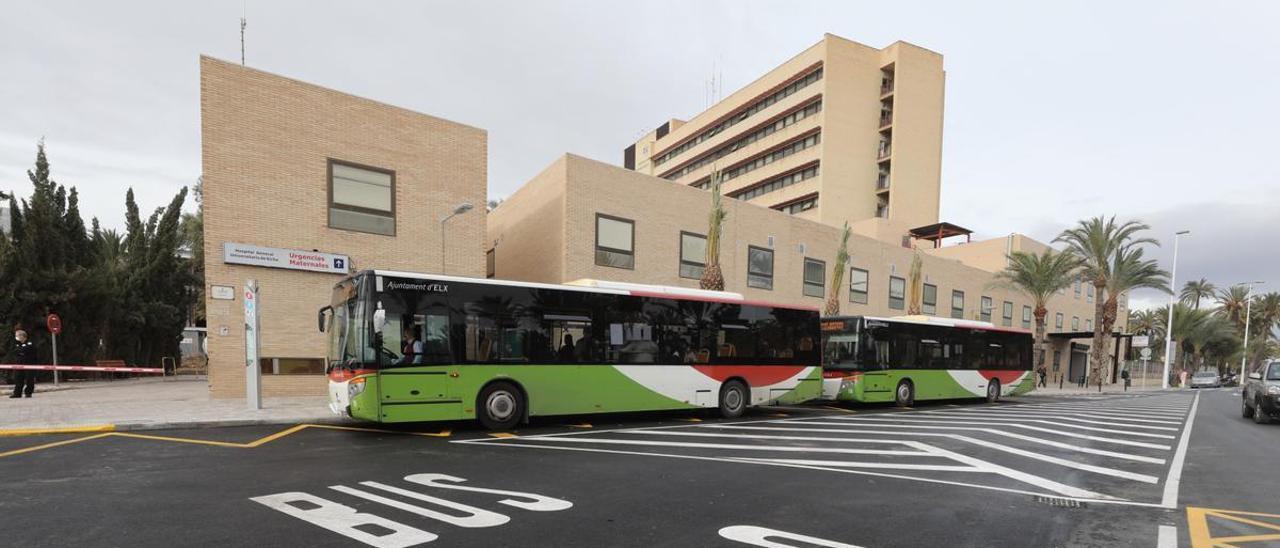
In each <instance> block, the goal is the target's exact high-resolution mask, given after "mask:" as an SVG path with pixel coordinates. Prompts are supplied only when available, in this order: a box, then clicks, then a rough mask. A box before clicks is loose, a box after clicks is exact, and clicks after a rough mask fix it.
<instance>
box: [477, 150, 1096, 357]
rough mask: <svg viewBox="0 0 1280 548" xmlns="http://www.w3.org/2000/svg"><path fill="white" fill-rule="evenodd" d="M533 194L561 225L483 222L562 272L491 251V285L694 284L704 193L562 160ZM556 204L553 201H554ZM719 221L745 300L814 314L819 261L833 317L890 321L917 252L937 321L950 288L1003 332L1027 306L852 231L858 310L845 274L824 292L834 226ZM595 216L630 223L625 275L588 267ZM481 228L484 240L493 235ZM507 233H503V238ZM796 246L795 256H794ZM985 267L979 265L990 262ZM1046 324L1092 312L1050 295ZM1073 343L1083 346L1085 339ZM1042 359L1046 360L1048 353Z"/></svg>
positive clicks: (971, 270)
mask: <svg viewBox="0 0 1280 548" xmlns="http://www.w3.org/2000/svg"><path fill="white" fill-rule="evenodd" d="M526 192H528V193H530V194H536V195H537V196H538V197H539V200H541V201H543V202H550V203H563V208H564V209H563V221H562V222H563V224H562V225H561V226H556V223H554V222H551V221H550V220H549V219H550V216H548V215H545V214H544V213H541V210H539V209H524V208H521V207H510V208H508V207H507V204H504V205H503V207H501V208H499V209H498V210H497V211H495V212H494V213H493V214H491V215H490V219H491V220H490V226H491V227H498V226H501V227H502V229H501V232H503V233H504V234H507V235H510V234H520V235H521V237H522V238H525V239H527V240H529V241H534V242H536V241H539V240H541V239H542V238H544V237H545V238H546V239H547V240H548V241H556V240H557V239H560V238H563V240H562V246H563V273H562V275H561V277H560V279H553V278H549V277H548V274H547V270H546V269H544V268H543V266H542V265H541V264H540V261H542V260H543V259H542V257H543V256H544V254H545V253H548V252H549V251H538V252H536V253H529V252H528V250H527V249H524V248H522V247H521V246H506V245H499V246H498V248H497V250H498V251H497V265H498V272H499V277H500V278H506V279H516V280H525V281H539V282H565V281H572V280H575V279H580V278H592V279H600V280H612V281H623V282H635V283H648V284H660V285H671V286H683V287H697V286H698V281H697V280H691V279H685V278H681V277H679V267H678V264H679V263H678V257H679V249H680V247H679V246H680V243H679V234H680V232H681V231H682V230H683V231H688V232H694V233H698V234H706V232H707V220H706V219H707V212H708V209H709V206H710V196H708V194H707V192H705V191H702V190H697V189H693V188H689V187H686V186H683V185H680V184H677V183H673V182H670V181H666V180H663V179H659V178H657V177H652V176H649V175H644V174H641V173H636V172H633V171H630V170H626V169H622V168H619V167H616V166H613V165H610V164H606V163H603V162H598V161H594V160H590V159H587V158H583V157H580V156H574V155H567V156H565V157H564V158H561V159H559V160H557V161H556V162H555V163H554V164H553V165H552V167H550V168H548V169H547V170H546V171H544V172H543V173H542V174H541V175H539V176H538V178H537V179H536V180H535V181H534V182H532V183H530V185H529V186H527V187H526V188H525V189H522V190H521V191H520V192H518V193H517V194H516V195H515V196H513V198H516V197H519V198H520V199H523V198H524V197H523V196H522V194H524V193H526ZM554 193H562V198H561V196H553V195H552V194H554ZM561 199H562V200H563V201H562V202H561ZM725 206H726V210H727V212H728V217H727V219H726V221H725V224H724V228H723V238H724V241H723V246H722V249H721V256H720V262H721V267H722V268H723V270H724V275H725V279H726V289H727V290H728V291H734V292H738V293H742V294H744V295H745V296H746V297H747V298H749V299H756V300H763V301H770V302H777V303H788V304H805V305H810V306H815V307H820V306H822V305H823V304H824V302H825V301H824V299H820V298H815V297H808V296H805V295H804V294H803V292H802V287H803V285H802V281H803V268H804V259H805V257H809V258H813V259H818V260H821V261H824V262H825V264H826V283H827V288H826V290H827V291H828V292H829V291H839V292H840V297H839V298H840V300H841V312H842V313H844V314H868V315H890V316H897V315H902V314H905V312H906V311H905V310H891V309H890V308H889V306H888V285H889V277H890V276H891V275H895V276H899V277H902V278H904V279H905V278H909V276H908V273H909V272H910V269H911V262H912V259H913V257H914V256H915V255H916V254H917V253H918V254H919V255H920V257H921V261H922V264H923V273H924V283H929V284H933V285H936V286H937V287H938V301H937V315H938V316H941V317H949V316H950V314H951V296H952V291H953V290H960V291H963V292H964V294H965V300H964V318H966V319H977V318H978V307H979V305H980V302H981V300H980V299H981V297H982V296H989V297H991V298H992V300H993V305H994V310H993V311H992V318H991V320H992V322H993V323H995V324H997V325H999V324H1000V323H1001V321H1002V318H1001V315H1002V307H1003V303H1004V302H1005V301H1009V302H1012V303H1013V304H1014V317H1013V325H1014V326H1015V327H1020V326H1021V319H1022V307H1023V306H1024V305H1031V304H1032V303H1031V302H1030V300H1029V299H1028V298H1027V297H1026V296H1024V295H1022V294H1020V293H1017V292H1014V291H1010V290H1006V289H1003V288H999V287H993V286H992V285H991V284H992V281H993V275H992V274H993V272H992V271H991V270H989V269H986V268H978V267H975V266H970V265H968V264H965V263H964V262H961V261H959V260H955V259H952V258H947V257H941V256H938V255H936V254H934V253H930V252H926V251H925V250H919V251H918V252H917V251H916V250H913V249H907V248H903V247H902V246H901V245H900V242H899V243H898V244H896V245H895V244H890V243H887V242H884V241H881V240H877V239H874V238H870V237H866V236H862V235H858V234H854V235H853V236H852V237H851V238H850V243H849V253H850V255H851V259H850V264H849V266H851V267H856V268H861V269H864V270H867V271H868V272H869V297H868V303H867V304H856V303H851V302H849V295H848V288H847V284H848V280H849V278H848V273H847V272H846V274H845V279H844V283H843V284H842V286H841V287H839V288H833V287H832V286H831V270H832V268H833V267H834V263H835V252H836V247H837V245H838V244H839V237H840V229H838V228H835V227H832V226H829V225H826V224H823V223H818V222H814V221H809V220H805V219H800V218H797V217H795V216H791V215H786V214H783V213H780V212H777V211H773V210H770V209H768V208H763V207H760V206H756V205H752V204H748V203H743V202H741V201H739V200H732V199H726V200H725ZM597 213H604V214H608V215H612V216H616V217H622V218H626V219H631V220H633V221H634V222H635V265H636V267H635V269H621V268H612V267H604V266H598V265H596V264H595V248H594V245H595V216H596V214H597ZM493 235H494V234H493V232H492V230H491V237H492V236H493ZM770 236H772V237H773V239H774V243H773V246H772V249H773V250H774V288H773V290H763V289H756V288H749V287H747V285H746V277H747V273H746V269H747V266H746V258H747V247H748V246H749V245H754V246H759V247H768V241H769V237H770ZM509 237H510V236H504V238H509ZM1019 238H1024V239H1025V241H1019V243H1018V246H1019V248H1025V249H1027V250H1032V249H1033V248H1034V247H1035V246H1043V244H1040V243H1039V242H1035V241H1034V240H1030V239H1029V238H1025V237H1024V236H1019ZM995 243H997V244H999V245H998V246H986V245H979V244H973V246H972V249H973V250H975V251H978V250H981V249H984V248H987V247H990V248H991V249H996V250H998V255H997V256H996V257H1003V253H1004V239H1003V238H1001V239H999V240H997V241H996V242H995ZM801 244H803V245H804V247H805V252H804V253H801V252H800V251H799V246H800V245H801ZM992 261H993V260H987V261H985V262H983V263H982V264H983V265H984V266H987V265H989V264H993V262H992ZM1048 308H1049V315H1048V317H1047V321H1048V330H1049V332H1053V331H1058V329H1055V328H1054V323H1053V322H1054V314H1055V313H1057V312H1062V313H1063V314H1064V322H1063V328H1062V330H1063V331H1069V330H1070V328H1071V318H1072V317H1073V316H1074V317H1078V318H1080V325H1081V329H1083V328H1084V323H1085V320H1086V319H1087V318H1092V317H1093V305H1092V304H1090V303H1088V302H1087V301H1086V299H1085V297H1084V296H1083V295H1082V296H1081V297H1080V298H1075V297H1074V295H1073V292H1072V291H1070V290H1068V291H1067V292H1066V293H1065V294H1062V295H1058V296H1055V297H1054V298H1053V299H1052V300H1051V301H1050V303H1049V307H1048ZM1077 342H1081V343H1086V342H1087V341H1085V340H1080V341H1077ZM1056 348H1058V349H1060V350H1063V353H1064V357H1063V367H1064V368H1065V367H1066V361H1067V356H1066V345H1065V343H1060V344H1058V345H1057V346H1056ZM1048 359H1050V360H1051V359H1052V356H1051V355H1050V357H1049V358H1048Z"/></svg>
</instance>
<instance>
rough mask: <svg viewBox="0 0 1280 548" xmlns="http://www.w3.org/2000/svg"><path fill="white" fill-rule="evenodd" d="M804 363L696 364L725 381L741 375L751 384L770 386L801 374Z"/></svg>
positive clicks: (701, 370)
mask: <svg viewBox="0 0 1280 548" xmlns="http://www.w3.org/2000/svg"><path fill="white" fill-rule="evenodd" d="M804 367H805V366H803V365H695V366H693V368H694V369H696V370H697V371H698V372H699V373H702V374H703V375H706V376H708V377H711V378H713V379H715V380H717V381H720V382H724V381H727V380H729V379H730V378H733V377H740V378H742V379H743V380H745V381H747V384H748V385H751V386H768V385H771V384H778V383H780V382H782V381H785V380H787V379H790V378H791V377H794V376H796V375H799V374H800V372H801V371H804Z"/></svg>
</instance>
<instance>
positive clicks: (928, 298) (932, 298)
mask: <svg viewBox="0 0 1280 548" xmlns="http://www.w3.org/2000/svg"><path fill="white" fill-rule="evenodd" d="M922 301H923V308H922V310H923V311H924V313H925V314H928V315H930V316H937V315H938V286H936V285H933V284H924V298H923V299H922Z"/></svg>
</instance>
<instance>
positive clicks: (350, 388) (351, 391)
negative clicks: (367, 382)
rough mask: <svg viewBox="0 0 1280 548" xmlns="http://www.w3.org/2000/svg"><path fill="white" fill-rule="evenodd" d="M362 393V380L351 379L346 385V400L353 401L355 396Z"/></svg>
mask: <svg viewBox="0 0 1280 548" xmlns="http://www.w3.org/2000/svg"><path fill="white" fill-rule="evenodd" d="M363 393H364V378H363V377H361V378H357V379H351V381H350V382H348V383H347V398H348V399H355V397H356V396H359V395H360V394H363Z"/></svg>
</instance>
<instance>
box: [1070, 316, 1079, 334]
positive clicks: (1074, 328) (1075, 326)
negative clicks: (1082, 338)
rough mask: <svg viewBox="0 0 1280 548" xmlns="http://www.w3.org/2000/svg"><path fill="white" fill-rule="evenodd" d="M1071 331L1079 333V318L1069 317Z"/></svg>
mask: <svg viewBox="0 0 1280 548" xmlns="http://www.w3.org/2000/svg"><path fill="white" fill-rule="evenodd" d="M1071 330H1072V331H1079V330H1080V316H1072V317H1071Z"/></svg>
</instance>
